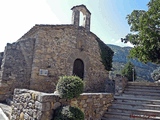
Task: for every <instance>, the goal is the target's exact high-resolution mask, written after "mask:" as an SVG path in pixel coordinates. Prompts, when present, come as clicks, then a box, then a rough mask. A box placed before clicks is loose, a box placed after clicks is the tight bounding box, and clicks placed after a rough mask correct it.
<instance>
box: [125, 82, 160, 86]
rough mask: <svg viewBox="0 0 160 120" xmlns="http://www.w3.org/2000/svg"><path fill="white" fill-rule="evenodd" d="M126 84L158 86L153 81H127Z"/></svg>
mask: <svg viewBox="0 0 160 120" xmlns="http://www.w3.org/2000/svg"><path fill="white" fill-rule="evenodd" d="M127 85H128V86H130V85H132V86H160V85H159V84H157V83H153V82H148V83H147V82H146V83H144V82H128V83H127Z"/></svg>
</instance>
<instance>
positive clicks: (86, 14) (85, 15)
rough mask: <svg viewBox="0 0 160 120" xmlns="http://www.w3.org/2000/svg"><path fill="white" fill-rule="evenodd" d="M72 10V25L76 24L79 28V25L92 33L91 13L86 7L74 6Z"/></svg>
mask: <svg viewBox="0 0 160 120" xmlns="http://www.w3.org/2000/svg"><path fill="white" fill-rule="evenodd" d="M71 10H72V11H73V12H72V24H74V25H75V26H77V27H78V26H79V25H82V26H83V27H84V28H85V29H86V30H87V31H90V19H91V13H90V11H89V10H88V9H87V8H86V6H85V5H79V6H74V7H73V8H72V9H71ZM81 13H82V15H81ZM81 19H82V20H81ZM81 21H82V24H81Z"/></svg>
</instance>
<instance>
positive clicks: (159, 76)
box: [151, 67, 160, 81]
mask: <svg viewBox="0 0 160 120" xmlns="http://www.w3.org/2000/svg"><path fill="white" fill-rule="evenodd" d="M151 77H152V79H153V80H155V81H158V80H160V67H159V68H157V69H156V70H154V71H153V72H152V73H151Z"/></svg>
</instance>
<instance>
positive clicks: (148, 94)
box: [123, 90, 160, 97]
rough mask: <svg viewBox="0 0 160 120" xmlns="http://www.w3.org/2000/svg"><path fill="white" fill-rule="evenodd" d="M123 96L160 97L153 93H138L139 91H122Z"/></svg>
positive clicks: (159, 94)
mask: <svg viewBox="0 0 160 120" xmlns="http://www.w3.org/2000/svg"><path fill="white" fill-rule="evenodd" d="M123 93H124V94H131V95H141V96H151V97H152V96H156V97H160V93H154V92H145V91H144V92H140V91H126V90H125V91H124V92H123Z"/></svg>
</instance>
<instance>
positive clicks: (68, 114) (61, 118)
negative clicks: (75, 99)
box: [54, 106, 84, 120]
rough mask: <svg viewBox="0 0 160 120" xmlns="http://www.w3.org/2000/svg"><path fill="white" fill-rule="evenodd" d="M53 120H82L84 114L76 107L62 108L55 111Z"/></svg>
mask: <svg viewBox="0 0 160 120" xmlns="http://www.w3.org/2000/svg"><path fill="white" fill-rule="evenodd" d="M54 116H55V117H54V120H84V113H83V112H82V111H81V110H80V109H79V108H77V107H71V106H63V107H59V108H58V109H56V111H55V115H54Z"/></svg>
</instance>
